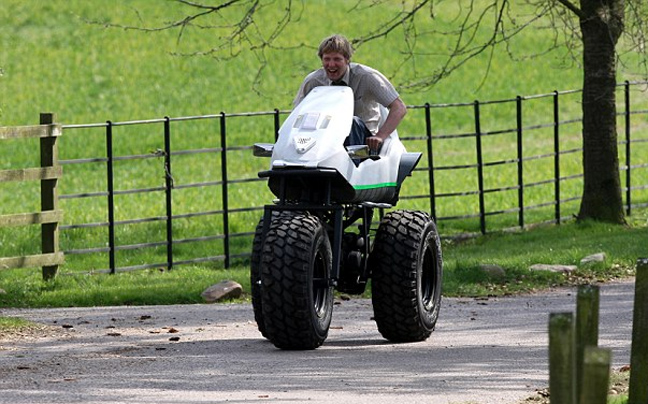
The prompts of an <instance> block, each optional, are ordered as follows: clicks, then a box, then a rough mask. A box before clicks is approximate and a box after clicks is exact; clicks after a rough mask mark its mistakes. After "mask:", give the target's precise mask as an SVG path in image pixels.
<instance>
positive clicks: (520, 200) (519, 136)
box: [515, 95, 524, 228]
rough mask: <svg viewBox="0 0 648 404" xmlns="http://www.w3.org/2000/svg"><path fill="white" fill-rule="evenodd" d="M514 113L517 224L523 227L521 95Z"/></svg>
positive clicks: (516, 101)
mask: <svg viewBox="0 0 648 404" xmlns="http://www.w3.org/2000/svg"><path fill="white" fill-rule="evenodd" d="M515 111H516V113H515V115H516V125H517V130H516V132H517V176H518V208H519V211H518V225H519V226H520V228H524V161H523V156H524V154H523V143H522V142H523V137H522V132H523V130H524V129H523V127H522V97H520V96H519V95H518V96H517V97H516V99H515Z"/></svg>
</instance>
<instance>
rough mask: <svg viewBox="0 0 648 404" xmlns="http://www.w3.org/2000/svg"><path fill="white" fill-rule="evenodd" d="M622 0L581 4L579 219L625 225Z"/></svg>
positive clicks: (582, 0) (585, 1)
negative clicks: (619, 90)
mask: <svg viewBox="0 0 648 404" xmlns="http://www.w3.org/2000/svg"><path fill="white" fill-rule="evenodd" d="M623 13H624V0H581V14H580V27H581V33H582V40H583V68H584V83H583V98H582V101H583V173H584V185H583V197H582V199H581V205H580V211H579V213H578V218H579V219H595V220H600V221H605V222H612V223H619V224H622V223H625V218H624V213H623V200H622V197H621V180H620V176H619V156H618V146H617V132H616V94H615V92H616V62H617V61H616V50H615V47H616V43H617V41H618V39H619V36H620V35H621V33H622V32H623V18H624V14H623Z"/></svg>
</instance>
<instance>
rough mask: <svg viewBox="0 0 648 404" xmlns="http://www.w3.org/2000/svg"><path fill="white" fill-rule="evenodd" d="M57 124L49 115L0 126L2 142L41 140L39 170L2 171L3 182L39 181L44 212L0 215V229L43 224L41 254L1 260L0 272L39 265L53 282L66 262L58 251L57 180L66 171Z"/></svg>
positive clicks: (36, 168)
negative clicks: (23, 123) (35, 122)
mask: <svg viewBox="0 0 648 404" xmlns="http://www.w3.org/2000/svg"><path fill="white" fill-rule="evenodd" d="M55 121H56V116H55V115H54V114H49V113H46V114H41V115H40V125H34V126H18V127H0V141H2V140H8V139H28V138H40V167H31V168H21V169H11V170H0V182H10V181H12V182H16V181H18V182H26V181H40V190H41V211H40V212H33V213H17V214H10V215H0V227H10V226H11V227H13V226H31V225H40V226H41V244H42V248H41V251H42V254H37V255H27V256H19V257H0V270H2V269H11V268H27V267H39V266H40V267H42V271H43V279H51V278H53V277H54V276H56V273H57V271H58V267H59V265H61V264H62V263H63V261H64V255H63V252H61V251H60V250H59V222H60V221H61V220H62V218H63V214H62V212H61V211H60V210H59V209H58V179H59V178H61V176H62V173H63V170H62V169H61V166H60V165H59V162H58V145H57V140H58V137H59V136H61V134H62V129H61V125H60V124H57V123H55Z"/></svg>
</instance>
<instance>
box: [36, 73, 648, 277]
mask: <svg viewBox="0 0 648 404" xmlns="http://www.w3.org/2000/svg"><path fill="white" fill-rule="evenodd" d="M647 84H648V83H647V82H625V83H623V84H622V85H620V86H619V91H620V93H621V94H622V96H620V97H617V98H618V100H619V108H618V110H619V111H621V112H619V113H618V115H619V121H618V128H619V134H620V135H619V139H620V140H619V144H621V145H623V147H622V148H620V152H621V154H622V155H621V156H620V158H621V161H622V163H621V164H620V168H621V170H622V175H623V177H624V186H623V192H624V203H625V209H626V213H627V214H628V215H630V214H631V213H632V211H633V209H635V208H640V207H646V206H648V191H647V189H648V170H647V168H648V153H647V151H648V150H646V149H647V148H648V147H647V146H646V143H648V134H647V133H646V132H647V128H646V126H645V125H644V124H643V121H646V119H645V115H646V114H647V113H648V97H646V94H645V93H644V91H645V88H646V85H647ZM580 96H581V92H580V91H563V92H559V91H555V92H552V93H548V94H541V95H534V96H526V97H523V96H519V97H515V98H512V99H507V100H498V101H485V102H484V101H474V102H470V103H457V104H425V105H415V106H409V107H408V108H409V109H410V114H408V118H407V124H406V123H403V124H401V128H399V134H400V137H401V139H402V141H403V143H404V144H405V146H406V147H407V149H408V150H420V151H423V152H424V155H425V156H424V158H423V159H422V160H421V163H420V164H419V167H417V169H416V170H415V171H414V172H413V174H412V178H411V179H408V180H407V181H406V182H405V185H404V187H403V191H402V193H401V198H400V202H399V204H398V207H399V208H414V209H420V210H426V211H429V212H430V213H431V214H432V216H433V217H435V218H436V220H437V222H438V225H439V228H440V232H441V233H442V234H444V235H445V236H447V237H455V236H461V237H463V236H465V235H467V234H468V235H478V234H486V233H488V232H491V231H498V230H505V229H511V228H514V229H515V228H518V229H520V228H525V227H527V226H529V225H530V224H539V223H561V222H563V221H565V220H570V219H571V218H572V217H573V216H574V215H575V214H576V212H577V208H578V202H579V200H580V196H581V195H580V194H581V192H582V191H581V189H582V177H583V175H582V163H581V160H582V147H581V144H582V140H581V125H580V123H581V119H582V117H581V115H580V109H579V103H580V100H579V97H580ZM288 112H289V111H280V110H274V111H268V112H257V113H239V114H226V113H224V112H222V113H220V114H213V115H203V116H192V117H180V118H171V117H165V118H160V119H149V120H140V121H126V122H112V121H107V122H105V123H94V124H70V125H63V130H64V131H65V133H66V136H65V138H64V139H65V141H66V142H71V143H75V144H77V145H78V144H79V142H81V143H82V144H84V145H86V147H85V148H83V150H81V151H78V147H77V148H74V150H75V151H74V152H69V153H68V152H67V150H73V148H72V147H71V146H70V148H69V149H67V148H66V145H67V143H63V144H62V146H61V153H62V154H63V155H64V158H63V159H61V161H60V164H61V165H62V166H65V167H66V177H65V178H66V182H65V183H64V186H63V189H64V192H62V193H61V195H60V199H61V203H62V204H63V205H64V208H65V210H66V216H65V221H64V224H63V225H61V226H60V229H61V231H62V234H63V235H64V237H63V239H64V242H63V249H64V252H65V254H66V255H68V256H69V258H68V261H71V260H76V259H78V260H79V262H82V264H79V265H78V266H79V267H84V268H86V269H91V270H92V271H93V272H109V273H115V272H119V271H131V270H139V269H160V270H169V269H172V268H174V267H176V266H178V265H195V264H205V265H215V266H217V267H225V268H227V267H230V266H231V265H232V264H233V262H235V261H236V262H239V261H240V262H245V261H246V260H248V259H249V256H250V250H251V247H250V246H251V243H252V237H253V235H254V229H255V227H256V224H257V223H258V220H259V218H260V217H261V211H262V209H263V205H264V204H265V203H268V202H269V201H271V200H272V199H273V196H272V194H271V193H270V192H269V190H268V189H267V187H266V185H265V180H262V179H260V178H258V176H257V173H258V172H259V171H261V170H265V169H267V166H268V164H269V162H268V160H264V159H256V158H253V157H252V145H253V144H254V143H260V142H266V143H267V142H272V141H274V140H275V139H276V136H277V133H278V131H279V128H280V125H281V120H282V117H283V116H285V115H286V114H287V113H288ZM638 116H639V117H638ZM637 117H638V118H637ZM406 125H408V126H406ZM68 181H70V184H69V185H68ZM25 220H29V219H25ZM138 237H139V238H138ZM90 257H92V258H90Z"/></svg>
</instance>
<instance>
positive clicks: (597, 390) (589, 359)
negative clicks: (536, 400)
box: [552, 346, 612, 404]
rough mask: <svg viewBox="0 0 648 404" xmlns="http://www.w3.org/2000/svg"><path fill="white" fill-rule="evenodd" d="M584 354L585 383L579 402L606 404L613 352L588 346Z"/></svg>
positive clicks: (581, 403) (584, 403)
mask: <svg viewBox="0 0 648 404" xmlns="http://www.w3.org/2000/svg"><path fill="white" fill-rule="evenodd" d="M583 354H584V355H583V384H582V391H581V395H580V401H579V404H606V403H607V396H608V386H609V384H610V362H611V359H612V352H611V351H610V350H609V349H603V348H598V347H593V346H588V347H586V348H585V351H584V352H583ZM552 402H553V400H552Z"/></svg>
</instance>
